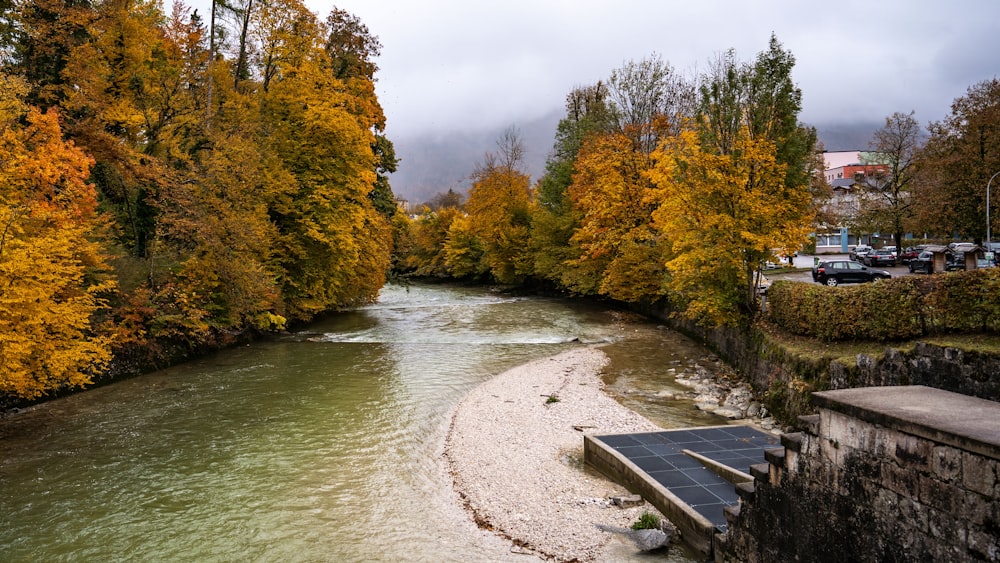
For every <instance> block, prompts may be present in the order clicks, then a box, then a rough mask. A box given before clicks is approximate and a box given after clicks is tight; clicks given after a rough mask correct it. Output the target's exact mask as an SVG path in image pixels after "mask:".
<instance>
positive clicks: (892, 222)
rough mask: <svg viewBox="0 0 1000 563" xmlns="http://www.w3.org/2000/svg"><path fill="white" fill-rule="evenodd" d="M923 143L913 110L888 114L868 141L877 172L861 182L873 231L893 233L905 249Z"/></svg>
mask: <svg viewBox="0 0 1000 563" xmlns="http://www.w3.org/2000/svg"><path fill="white" fill-rule="evenodd" d="M920 143H921V128H920V124H919V123H917V120H916V119H915V118H914V117H913V112H910V113H909V114H904V113H898V112H897V113H894V114H892V116H890V117H887V118H886V119H885V126H884V127H882V128H881V129H879V130H878V131H876V132H875V134H874V136H873V137H872V140H871V142H870V143H869V148H870V149H871V152H870V153H868V155H869V158H870V159H872V162H870V163H868V164H874V165H877V168H876V171H875V174H873V175H871V176H869V175H865V176H864V177H863V178H860V181H859V182H858V184H859V185H860V186H861V192H860V193H859V198H858V199H859V206H860V213H861V214H862V215H864V216H866V217H867V223H868V224H870V225H872V227H873V229H874V230H877V231H880V232H890V233H893V237H894V240H895V243H896V248H902V242H903V234H904V233H906V232H907V231H908V230H909V227H911V226H912V217H913V212H914V207H915V203H916V201H915V200H914V198H913V186H914V183H915V178H916V168H917V166H916V161H917V155H918V154H919V151H920ZM862 220H864V219H862Z"/></svg>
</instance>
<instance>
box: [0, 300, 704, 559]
mask: <svg viewBox="0 0 1000 563" xmlns="http://www.w3.org/2000/svg"><path fill="white" fill-rule="evenodd" d="M589 344H600V345H601V346H602V349H603V350H604V351H605V352H606V353H607V354H608V355H609V356H610V357H611V363H610V365H609V366H608V368H607V369H606V373H605V374H604V377H605V380H606V382H607V384H608V388H609V390H610V391H611V392H612V393H614V394H617V395H618V396H619V398H620V400H621V401H622V402H623V403H625V404H626V405H628V406H630V407H631V408H633V409H635V410H637V411H639V412H641V413H642V414H644V415H646V416H647V417H649V418H651V419H653V420H654V422H657V423H658V424H660V425H661V426H664V427H681V426H691V425H704V424H714V423H720V420H719V419H717V418H714V417H713V416H711V415H706V414H703V413H701V412H699V411H697V410H696V409H695V408H694V407H693V406H692V405H691V404H690V403H688V402H685V401H678V400H669V401H667V400H661V399H658V394H659V393H660V392H661V391H664V390H667V391H682V390H683V388H681V387H678V386H676V385H675V384H674V383H673V382H672V381H671V380H670V379H669V378H668V377H667V376H666V375H665V371H666V370H665V368H666V367H667V366H679V367H683V366H690V365H692V364H693V363H695V362H701V363H704V362H706V361H707V360H706V359H705V356H706V355H707V354H706V352H705V351H704V350H703V349H701V348H700V347H699V346H697V345H695V344H693V343H692V342H690V341H688V340H687V339H686V338H684V337H681V336H680V335H677V334H676V333H673V332H671V331H668V330H665V329H663V328H661V327H657V326H656V325H654V324H650V323H646V322H643V321H641V320H640V319H638V318H636V317H635V316H634V315H630V314H627V313H621V312H616V311H613V310H611V309H609V308H608V307H606V306H600V305H595V304H588V303H583V302H570V301H564V300H558V299H543V298H535V297H510V296H507V295H503V294H499V293H495V292H491V291H488V290H485V289H481V288H460V287H454V286H446V285H440V286H424V285H414V286H409V287H400V286H387V287H386V288H384V289H383V291H382V293H381V295H380V299H379V301H378V302H377V303H375V304H373V305H370V306H366V307H361V308H359V309H357V310H354V311H349V312H345V313H342V314H337V315H333V316H331V317H329V318H327V319H325V320H322V321H320V322H317V323H314V324H312V325H310V326H309V327H307V328H305V329H303V330H300V331H297V332H294V333H291V334H287V335H284V336H282V337H280V338H276V339H274V340H272V341H266V342H259V343H255V344H253V345H250V346H245V347H240V348H237V349H233V350H228V351H225V352H222V353H219V354H215V355H213V356H211V357H208V358H205V359H202V360H198V361H194V362H190V363H187V364H184V365H180V366H176V367H174V368H170V369H166V370H162V371H158V372H155V373H151V374H148V375H144V376H141V377H136V378H132V379H129V380H125V381H121V382H118V383H115V384H113V385H107V386H104V387H99V388H95V389H92V390H89V391H87V392H85V393H79V394H76V395H72V396H69V397H65V398H62V399H58V400H54V401H50V402H47V403H44V404H41V405H39V406H36V407H34V408H31V409H28V410H26V411H24V412H21V413H18V414H15V415H12V416H8V417H5V418H2V419H0V556H2V558H3V560H4V561H121V560H130V561H489V560H493V559H495V558H496V555H497V553H498V549H502V545H500V544H502V543H503V542H501V541H500V540H498V539H496V538H495V537H493V536H492V535H491V534H488V533H485V532H482V531H480V530H478V529H476V528H475V526H474V525H473V524H472V523H471V521H470V519H469V517H468V515H467V514H465V513H464V512H463V510H462V509H461V508H459V504H458V503H457V502H456V495H455V492H454V490H453V488H452V483H451V479H450V476H449V475H448V474H447V470H446V468H445V464H444V462H443V460H442V457H441V451H442V449H443V443H444V437H445V433H446V431H447V425H448V423H449V416H450V413H451V411H452V410H453V409H454V407H455V406H456V405H457V404H458V402H459V401H460V400H461V399H462V397H463V396H464V395H465V393H467V392H468V391H469V390H470V389H471V388H473V387H474V386H476V385H477V384H479V383H482V382H483V381H485V380H487V379H488V378H490V377H491V376H493V375H496V374H497V373H500V372H501V371H503V370H505V369H508V368H511V367H513V366H516V365H519V364H522V363H525V362H527V361H529V360H532V359H536V358H539V357H545V356H549V355H553V354H555V353H558V352H560V351H563V350H566V349H568V348H571V347H575V346H582V345H589ZM677 557H679V556H678V555H677V554H674V555H671V556H669V560H671V561H677V560H687V559H686V556H680V557H681V558H680V559H678V558H677ZM645 560H646V559H644V561H645ZM652 560H656V559H652Z"/></svg>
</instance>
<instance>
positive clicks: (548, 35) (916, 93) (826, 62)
mask: <svg viewBox="0 0 1000 563" xmlns="http://www.w3.org/2000/svg"><path fill="white" fill-rule="evenodd" d="M307 4H308V5H309V6H310V8H312V9H313V11H315V12H316V13H317V14H318V15H319V16H320V17H321V18H324V19H325V17H326V16H327V14H329V12H330V9H331V8H332V6H334V5H336V6H337V7H339V8H342V9H344V10H347V11H349V12H351V13H353V14H355V15H357V16H358V17H360V18H361V20H362V21H363V22H364V23H365V24H366V25H367V26H368V29H369V31H371V33H372V34H374V35H376V36H377V37H378V38H379V39H380V41H381V42H382V45H383V48H382V56H381V57H380V58H379V60H378V65H379V68H380V71H379V73H378V75H377V78H378V83H377V88H378V94H379V99H380V101H381V103H382V106H383V107H384V108H385V111H386V114H387V117H388V133H389V134H390V137H392V136H402V137H407V136H411V135H415V134H426V133H430V132H441V133H446V132H448V131H451V130H455V129H458V130H468V129H476V128H486V127H489V128H495V127H496V126H506V125H509V124H512V123H516V122H518V121H523V120H528V119H532V118H536V117H539V116H541V115H543V114H546V113H548V112H550V111H552V110H553V109H554V108H555V109H561V108H562V105H563V100H564V98H565V96H566V94H567V93H569V91H570V90H571V89H572V88H573V87H575V86H580V85H589V84H592V83H594V82H596V81H597V80H600V79H605V78H607V76H608V75H609V74H610V72H611V71H612V70H613V69H615V68H619V67H621V66H622V64H623V63H624V62H626V61H629V60H640V59H642V58H644V57H646V56H649V55H650V54H653V53H657V54H659V55H661V56H662V57H663V59H664V60H665V61H667V62H668V63H670V64H671V66H673V67H674V68H675V69H677V70H679V71H681V72H697V71H698V70H699V69H700V70H704V69H705V68H706V66H707V63H708V61H709V60H710V59H712V58H714V57H715V56H716V55H717V54H719V53H721V52H723V51H725V50H727V49H729V48H733V49H735V50H736V54H737V57H738V58H739V60H744V61H749V60H752V59H753V57H754V56H755V55H756V54H757V53H758V52H760V51H763V50H764V49H766V48H767V45H768V39H769V37H770V35H771V33H772V32H774V33H775V34H777V37H778V39H779V40H780V41H781V42H782V44H783V45H784V47H785V48H786V49H788V50H790V51H791V52H792V54H793V55H794V56H795V59H796V66H795V69H794V71H793V77H794V80H795V81H796V82H797V83H798V85H799V87H800V88H801V89H802V92H803V112H802V115H801V118H802V120H803V121H805V122H808V123H813V122H827V121H831V120H871V119H875V120H882V119H884V118H885V117H886V116H888V115H891V114H892V113H893V112H896V111H902V112H909V111H911V110H915V111H916V117H917V119H918V120H919V121H920V122H921V123H926V122H928V121H930V120H939V119H941V118H943V117H944V116H946V115H947V114H948V113H949V111H950V104H951V102H952V100H954V99H955V98H956V97H959V96H962V95H963V94H964V93H965V91H966V89H967V88H968V87H969V86H971V85H973V84H975V83H978V82H980V81H983V80H987V79H991V78H993V77H995V76H997V75H998V73H1000V2H997V1H996V0H953V1H950V2H940V1H937V2H931V1H927V0H866V1H855V0H848V1H839V2H801V1H800V2H796V1H791V0H769V1H756V0H685V1H668V0H600V1H598V0H593V1H588V0H502V1H495V0H425V1H419V0H337V1H335V2H331V1H321V0H307Z"/></svg>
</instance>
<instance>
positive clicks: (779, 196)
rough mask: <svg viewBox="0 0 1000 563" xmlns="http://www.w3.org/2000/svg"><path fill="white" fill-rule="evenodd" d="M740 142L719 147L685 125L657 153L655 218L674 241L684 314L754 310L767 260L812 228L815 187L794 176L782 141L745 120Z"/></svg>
mask: <svg viewBox="0 0 1000 563" xmlns="http://www.w3.org/2000/svg"><path fill="white" fill-rule="evenodd" d="M733 147H734V149H733V150H732V151H731V152H730V153H728V154H719V153H717V152H711V151H708V150H706V149H705V148H704V147H703V145H702V144H701V143H700V140H699V135H698V133H697V132H696V131H694V130H687V131H683V132H682V133H680V134H678V135H676V136H674V137H669V138H667V139H665V140H664V142H663V143H662V144H661V145H660V148H659V149H658V150H656V151H655V152H654V153H653V159H654V162H655V165H654V166H653V168H652V170H650V172H649V177H650V179H651V180H652V182H653V184H654V185H655V186H656V188H655V189H654V190H653V191H651V192H650V194H649V197H648V198H647V201H648V202H651V203H653V204H654V205H655V206H656V210H655V211H654V212H653V220H654V225H655V227H656V229H657V231H659V232H660V233H661V234H662V236H663V237H664V239H665V240H668V241H670V244H671V249H670V250H671V253H670V258H669V260H668V261H667V263H666V266H667V268H668V269H669V270H670V274H671V275H670V278H669V281H668V286H669V288H670V290H671V291H672V293H673V294H674V295H676V296H681V297H680V300H681V302H680V303H678V305H680V306H681V308H682V313H683V315H684V316H685V317H687V318H691V319H696V320H699V321H701V322H704V323H706V324H714V325H734V324H737V323H738V322H739V321H740V320H741V319H745V318H748V316H749V317H752V316H753V314H754V312H755V311H756V310H757V293H756V291H755V287H756V277H757V275H758V272H759V268H760V264H761V263H762V262H763V261H764V260H765V259H766V258H767V257H769V256H770V255H771V252H772V249H774V248H798V247H799V246H800V245H801V243H802V241H804V240H805V236H806V234H808V232H809V219H810V216H809V210H810V195H809V191H808V190H807V189H805V188H802V189H797V188H796V187H794V186H788V185H787V184H786V182H785V171H786V166H785V165H783V164H780V163H778V161H777V159H776V148H775V144H774V143H773V142H772V141H770V140H768V139H764V138H760V139H752V138H751V137H750V135H749V134H748V131H747V129H746V128H745V127H744V128H743V129H742V131H740V133H739V134H738V135H736V138H735V141H734V143H733Z"/></svg>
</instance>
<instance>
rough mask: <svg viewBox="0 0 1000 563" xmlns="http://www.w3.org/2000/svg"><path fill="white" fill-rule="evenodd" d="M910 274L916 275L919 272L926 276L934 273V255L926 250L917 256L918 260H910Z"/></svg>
mask: <svg viewBox="0 0 1000 563" xmlns="http://www.w3.org/2000/svg"><path fill="white" fill-rule="evenodd" d="M907 263H908V264H909V268H910V273H911V274H915V273H917V272H923V273H925V274H932V273H934V253H933V252H930V251H927V250H924V251H922V252H921V253H920V254H918V255H917V257H916V258H912V259H910V261H909V262H907Z"/></svg>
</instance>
